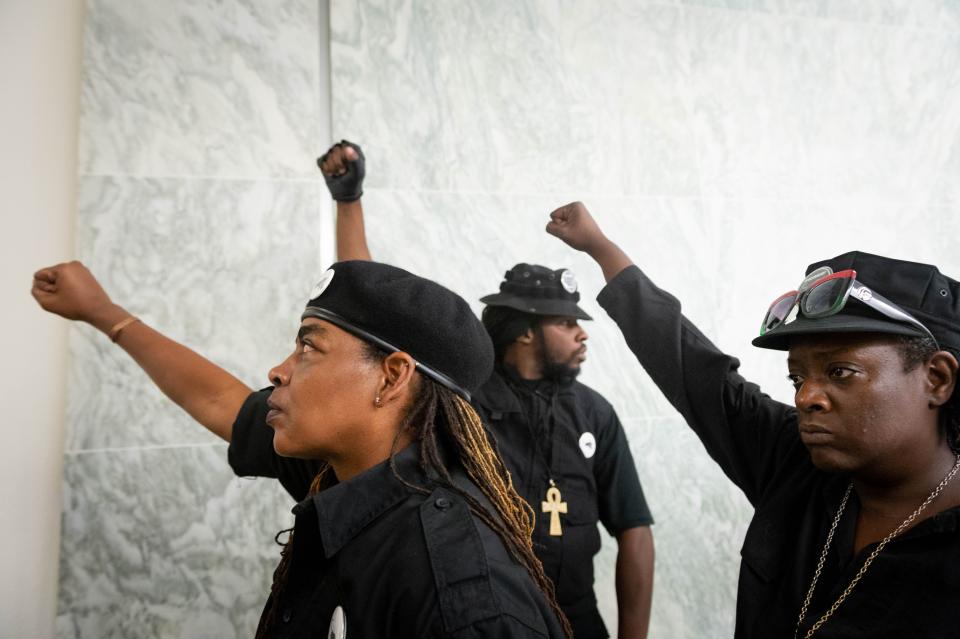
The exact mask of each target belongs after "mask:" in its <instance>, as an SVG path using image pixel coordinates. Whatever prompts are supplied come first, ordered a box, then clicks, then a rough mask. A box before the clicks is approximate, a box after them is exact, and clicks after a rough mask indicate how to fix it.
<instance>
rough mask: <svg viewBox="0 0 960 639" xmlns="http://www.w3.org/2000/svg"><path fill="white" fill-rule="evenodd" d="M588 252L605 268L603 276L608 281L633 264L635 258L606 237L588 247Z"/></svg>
mask: <svg viewBox="0 0 960 639" xmlns="http://www.w3.org/2000/svg"><path fill="white" fill-rule="evenodd" d="M587 253H588V254H589V255H590V257H592V258H593V259H594V260H595V261H596V262H597V264H599V265H600V268H601V269H603V277H604V279H605V280H606V281H608V282H609V281H610V280H612V279H613V278H615V277H616V276H617V274H618V273H620V271H622V270H623V269H625V268H627V267H628V266H630V265H631V264H633V260H631V259H630V257H629V256H628V255H627V254H626V253H624V252H623V250H622V249H621V248H620V247H619V246H617V245H616V244H614V243H613V242H612V241H610V240H609V239H607V238H606V237H604V238H603V239H602V240H600V241H598V242H597V243H596V245H595V246H591V247H590V248H588V249H587Z"/></svg>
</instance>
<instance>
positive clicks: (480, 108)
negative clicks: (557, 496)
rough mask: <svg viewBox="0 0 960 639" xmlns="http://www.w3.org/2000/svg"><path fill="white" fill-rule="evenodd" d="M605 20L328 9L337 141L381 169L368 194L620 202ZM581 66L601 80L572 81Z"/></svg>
mask: <svg viewBox="0 0 960 639" xmlns="http://www.w3.org/2000/svg"><path fill="white" fill-rule="evenodd" d="M568 14H570V15H575V16H577V20H573V19H570V18H569V17H568ZM613 18H615V16H611V15H610V14H609V13H607V12H604V11H603V10H602V6H600V7H596V8H594V4H593V3H570V4H563V3H557V2H543V1H535V0H524V1H522V2H509V3H508V2H497V3H485V4H469V3H466V4H465V3H443V2H423V3H422V2H411V1H406V2H388V3H367V2H353V3H349V2H344V3H336V4H335V5H334V6H333V7H332V16H331V30H332V67H333V74H334V78H335V80H334V83H335V90H334V92H333V96H334V99H333V112H334V118H335V121H336V123H337V125H336V127H335V128H336V130H337V131H338V132H339V134H341V135H343V136H344V137H348V138H355V139H357V140H360V141H364V148H368V149H370V150H371V151H372V152H373V154H374V156H375V157H376V158H378V160H377V162H378V167H379V168H378V171H377V173H376V175H372V176H371V177H370V182H369V184H370V186H371V187H381V188H382V187H393V188H423V189H441V190H446V189H467V190H476V189H482V190H487V191H510V192H519V193H531V192H552V191H567V190H570V189H574V190H577V191H579V192H609V191H611V190H613V191H617V190H619V189H620V183H621V174H620V169H619V167H620V165H621V162H620V157H619V150H620V148H621V136H622V134H621V130H620V117H619V111H618V104H617V102H618V100H617V95H618V92H619V86H618V83H617V82H615V77H614V76H613V75H612V73H611V70H613V69H617V68H620V64H619V59H620V55H621V54H620V52H619V51H618V49H617V47H616V46H615V45H616V38H615V33H616V22H615V20H614V19H613ZM582 24H586V25H588V26H586V27H582V28H581V25H582ZM564 29H566V30H564ZM607 32H609V33H610V34H611V37H608V38H603V39H601V38H598V37H595V35H594V34H597V33H599V34H603V33H607ZM451 53H452V55H451ZM585 64H591V65H597V66H598V68H599V69H602V70H604V72H601V73H590V74H584V73H580V72H573V71H572V70H580V69H583V68H584V65H585ZM545 151H548V152H545ZM414 158H415V159H416V161H415V162H413V161H412V160H413V159H414ZM597 165H602V166H604V167H606V169H605V171H603V172H598V171H588V170H585V168H584V167H586V166H597Z"/></svg>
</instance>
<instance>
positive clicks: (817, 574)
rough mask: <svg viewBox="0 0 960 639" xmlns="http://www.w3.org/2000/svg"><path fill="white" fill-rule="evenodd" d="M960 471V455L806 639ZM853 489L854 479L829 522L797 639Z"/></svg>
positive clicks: (803, 607) (880, 545) (891, 534)
mask: <svg viewBox="0 0 960 639" xmlns="http://www.w3.org/2000/svg"><path fill="white" fill-rule="evenodd" d="M958 470H960V455H957V457H956V461H955V462H954V464H953V468H952V469H951V470H950V472H949V473H947V475H946V477H944V478H943V479H942V480H941V481H940V483H939V484H938V485H937V487H936V488H934V489H933V492H931V493H930V495H929V496H927V498H926V499H925V500H924V501H923V503H922V504H920V506H919V507H918V508H917V509H916V510H915V511H913V513H911V515H910V516H909V517H907V518H906V519H905V520H903V523H902V524H900V525H899V526H897V528H896V530H894V531H893V532H892V533H890V534H889V535H887V536H886V537H884V538H883V541H881V542H880V543H879V544H877V547H876V548H874V549H873V552H871V553H870V555H869V556H868V557H867V559H866V561H864V562H863V566H861V567H860V570H859V571H857V574H856V575H854V577H853V579H851V580H850V585H848V586H847V588H846V589H845V590H844V591H843V593H841V595H840V596H839V597H838V598H837V600H836V601H835V602H833V605H832V606H830V608H829V609H828V610H827V611H826V612H825V613H823V616H822V617H820V619H818V620H817V623H815V624H813V626H811V628H810V630H808V631H807V634H806V635H804V639H810V637H812V636H813V634H814V633H815V632H816V631H817V630H819V629H820V627H821V626H822V625H823V624H824V623H826V621H827V619H829V618H830V617H832V616H833V613H835V612H836V611H837V608H839V607H840V604H842V603H843V602H844V600H846V598H847V597H848V596H849V595H850V593H851V592H853V589H854V587H856V585H857V584H858V583H859V582H860V579H861V578H862V577H863V575H864V574H866V572H867V569H868V568H869V567H870V564H872V563H873V560H874V559H876V558H877V555H879V554H880V551H881V550H883V548H884V546H886V545H887V543H888V542H889V541H890V540H891V539H893V538H894V537H896V536H897V535H899V534H900V533H902V532H903V531H904V530H906V529H907V528H909V527H910V524H912V523H913V522H914V520H915V519H916V518H917V517H918V516H919V515H920V513H921V512H923V510H924V509H925V508H926V507H927V506H929V505H930V502H932V501H933V500H934V499H936V498H937V497H938V496H939V495H940V493H941V492H943V489H944V488H946V487H947V484H949V483H950V480H951V479H953V476H954V475H956V474H957V471H958ZM852 490H853V482H850V485H849V486H847V492H846V493H845V494H844V495H843V501H841V502H840V508H838V509H837V515H836V517H834V518H833V523H832V524H830V532H828V533H827V541H826V543H825V544H824V545H823V550H822V551H821V552H820V559H819V560H818V561H817V569H816V570H815V571H814V572H813V581H812V582H811V583H810V589H809V590H807V596H806V597H804V599H803V606H802V607H801V608H800V617H799V618H798V619H797V627H796V628H795V629H794V631H793V637H794V639H796V638H797V633H798V632H799V631H800V625H801V624H802V623H803V618H804V617H806V616H807V607H808V606H809V605H810V600H811V599H812V598H813V589H814V588H816V587H817V580H818V579H819V578H820V573H821V572H822V571H823V563H824V561H826V559H827V552H828V551H829V550H830V544H831V543H832V542H833V533H834V532H836V530H837V524H838V523H839V522H840V517H841V515H843V511H844V510H845V509H846V507H847V499H848V498H849V497H850V492H851V491H852Z"/></svg>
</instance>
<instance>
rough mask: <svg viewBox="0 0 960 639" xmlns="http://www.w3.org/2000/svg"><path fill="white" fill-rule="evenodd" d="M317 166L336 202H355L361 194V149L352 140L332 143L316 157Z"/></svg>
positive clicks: (362, 175)
mask: <svg viewBox="0 0 960 639" xmlns="http://www.w3.org/2000/svg"><path fill="white" fill-rule="evenodd" d="M317 166H318V167H320V172H321V173H323V179H324V180H325V181H326V183H327V189H329V190H330V195H331V196H332V197H333V199H334V200H336V201H337V202H355V201H356V200H359V199H360V197H361V196H362V195H363V177H364V175H366V169H365V168H364V157H363V151H361V150H360V147H359V146H357V145H356V144H354V143H353V142H348V141H346V140H341V141H340V142H338V143H337V144H334V145H333V146H332V147H330V149H329V150H328V151H327V152H326V153H324V154H323V155H322V156H320V157H319V158H317Z"/></svg>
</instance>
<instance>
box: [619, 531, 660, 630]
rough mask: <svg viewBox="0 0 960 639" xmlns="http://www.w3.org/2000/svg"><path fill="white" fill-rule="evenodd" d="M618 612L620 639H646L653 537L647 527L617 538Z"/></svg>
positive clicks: (648, 623) (650, 597) (651, 575)
mask: <svg viewBox="0 0 960 639" xmlns="http://www.w3.org/2000/svg"><path fill="white" fill-rule="evenodd" d="M618 541H619V550H618V552H617V577H616V585H617V610H618V624H619V632H618V633H617V634H618V637H619V639H645V638H646V636H647V630H648V628H649V626H650V605H651V602H652V600H653V562H654V551H653V534H652V533H651V531H650V527H649V526H642V527H639V528H631V529H630V530H627V531H624V532H623V533H621V534H620V536H619V539H618Z"/></svg>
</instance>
